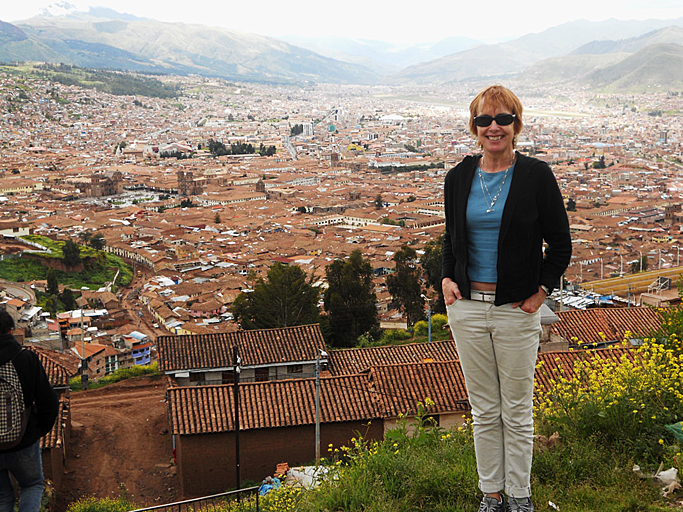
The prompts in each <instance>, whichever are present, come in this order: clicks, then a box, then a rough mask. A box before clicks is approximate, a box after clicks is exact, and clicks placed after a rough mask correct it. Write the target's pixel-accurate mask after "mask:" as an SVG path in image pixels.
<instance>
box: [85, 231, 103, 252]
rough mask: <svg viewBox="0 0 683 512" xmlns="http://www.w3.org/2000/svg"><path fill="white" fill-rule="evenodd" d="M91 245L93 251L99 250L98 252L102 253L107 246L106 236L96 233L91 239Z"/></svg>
mask: <svg viewBox="0 0 683 512" xmlns="http://www.w3.org/2000/svg"><path fill="white" fill-rule="evenodd" d="M89 245H90V247H92V248H93V249H97V250H98V251H101V250H102V249H104V246H105V245H107V241H106V240H105V239H104V236H103V235H102V233H95V234H94V235H93V236H92V237H91V238H90V242H89Z"/></svg>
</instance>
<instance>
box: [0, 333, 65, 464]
mask: <svg viewBox="0 0 683 512" xmlns="http://www.w3.org/2000/svg"><path fill="white" fill-rule="evenodd" d="M7 361H12V363H13V364H14V368H15V369H16V370H17V375H19V382H21V389H22V391H23V392H24V403H25V404H26V407H28V408H30V409H31V415H30V416H29V419H28V425H27V426H26V432H25V433H24V437H23V438H22V440H21V442H20V443H19V444H18V445H17V446H15V447H14V448H11V449H9V450H5V451H0V453H7V452H16V451H19V450H23V449H24V448H28V447H29V446H31V445H32V444H33V443H35V442H36V441H38V439H40V438H41V437H43V436H44V435H45V434H47V433H48V432H49V431H50V430H51V429H52V426H53V425H54V423H55V420H56V419H57V412H58V410H59V399H58V398H57V394H56V393H55V391H54V389H52V386H51V385H50V381H49V380H48V377H47V374H46V373H45V369H44V368H43V365H42V364H41V363H40V359H38V354H36V353H35V352H33V351H32V350H22V348H21V345H20V344H19V342H18V341H17V340H16V339H15V338H14V336H12V335H11V334H0V364H4V363H6V362H7Z"/></svg>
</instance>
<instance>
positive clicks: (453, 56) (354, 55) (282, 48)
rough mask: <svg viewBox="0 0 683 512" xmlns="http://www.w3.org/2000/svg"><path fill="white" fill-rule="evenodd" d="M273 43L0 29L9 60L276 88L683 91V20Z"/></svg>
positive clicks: (125, 20)
mask: <svg viewBox="0 0 683 512" xmlns="http://www.w3.org/2000/svg"><path fill="white" fill-rule="evenodd" d="M283 39H284V40H278V39H274V38H270V37H265V36H260V35H255V34H249V33H243V32H237V31H232V30H228V29H224V28H217V27H209V26H204V25H191V24H185V23H163V22H159V21H156V20H151V19H145V18H139V17H136V16H134V15H131V14H121V13H118V12H116V11H113V10H111V9H108V8H101V7H100V8H93V7H91V8H90V10H89V11H88V12H79V11H77V10H75V9H74V8H73V7H72V6H70V5H69V4H66V3H64V4H59V5H57V6H56V8H54V9H51V10H49V11H46V12H44V13H42V14H41V15H39V16H36V17H33V18H30V19H28V20H23V21H21V22H16V23H15V24H10V23H7V22H3V21H0V61H1V62H16V61H47V62H63V63H67V64H73V65H77V66H81V67H92V68H111V69H124V70H132V71H143V72H152V73H171V74H189V73H192V74H199V75H204V76H219V77H223V78H226V79H231V80H239V81H259V82H274V83H301V82H307V81H308V82H330V83H356V84H379V83H381V84H390V85H394V84H399V85H400V84H412V85H428V84H447V83H451V82H466V81H475V80H482V79H486V80H496V79H501V78H505V79H514V80H515V81H521V82H529V83H539V84H547V83H553V82H558V83H570V82H574V83H579V84H581V85H583V86H587V87H591V88H595V89H600V90H615V91H620V90H623V91H642V90H648V88H649V87H659V88H664V90H671V89H674V90H683V18H679V19H675V20H646V21H619V20H615V19H610V20H606V21H602V22H589V21H585V20H579V21H574V22H569V23H564V24H562V25H558V26H556V27H552V28H549V29H547V30H544V31H542V32H538V33H534V34H528V35H525V36H523V37H520V38H517V39H514V40H511V41H507V42H504V43H498V44H482V43H481V42H480V41H476V40H474V39H469V38H464V37H457V36H454V37H451V38H448V39H445V40H442V41H439V42H438V43H435V44H423V45H412V46H402V47H401V46H397V45H392V44H390V43H386V42H381V41H372V40H365V39H349V38H340V37H328V38H305V37H288V38H283Z"/></svg>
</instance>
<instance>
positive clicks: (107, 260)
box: [0, 235, 133, 290]
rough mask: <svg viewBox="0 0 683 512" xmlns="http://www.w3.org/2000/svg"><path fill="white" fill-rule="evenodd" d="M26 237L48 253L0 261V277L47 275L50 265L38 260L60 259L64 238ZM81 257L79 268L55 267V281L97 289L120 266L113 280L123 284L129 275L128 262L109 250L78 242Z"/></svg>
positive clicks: (20, 279) (39, 277)
mask: <svg viewBox="0 0 683 512" xmlns="http://www.w3.org/2000/svg"><path fill="white" fill-rule="evenodd" d="M24 238H25V239H26V240H29V241H31V242H35V243H38V244H41V245H42V246H44V247H47V248H48V249H50V251H51V253H50V254H48V253H40V255H37V256H23V257H21V258H17V259H10V260H4V261H0V278H2V279H7V280H8V281H15V282H25V281H35V280H44V279H47V273H48V270H49V269H50V267H48V266H47V265H45V264H44V263H43V262H42V261H41V260H42V259H43V258H44V259H61V258H62V246H63V245H64V242H61V241H55V240H52V239H50V238H47V237H43V236H38V235H29V236H26V237H24ZM79 247H80V249H81V258H82V259H83V262H84V265H85V268H84V269H83V271H82V272H64V271H60V270H58V271H57V281H58V282H59V283H60V284H63V285H65V286H68V287H69V288H74V289H78V290H80V289H81V288H82V287H84V286H85V287H87V288H88V289H90V290H97V289H98V288H100V287H102V286H103V285H104V284H105V283H108V282H111V281H112V280H113V279H114V276H115V275H116V272H117V270H120V271H121V272H120V273H119V277H118V278H117V280H116V285H117V286H126V285H127V284H129V283H130V282H131V281H132V279H133V271H132V270H131V268H130V266H129V265H128V264H127V263H125V262H124V261H123V260H122V259H121V258H119V257H118V256H115V255H113V254H110V253H107V252H104V251H98V250H96V249H93V248H92V247H87V246H84V245H79Z"/></svg>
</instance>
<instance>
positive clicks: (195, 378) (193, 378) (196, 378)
mask: <svg viewBox="0 0 683 512" xmlns="http://www.w3.org/2000/svg"><path fill="white" fill-rule="evenodd" d="M205 380H206V377H205V376H204V374H203V373H191V374H190V382H192V383H194V384H197V385H200V384H201V383H202V382H204V381H205Z"/></svg>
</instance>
